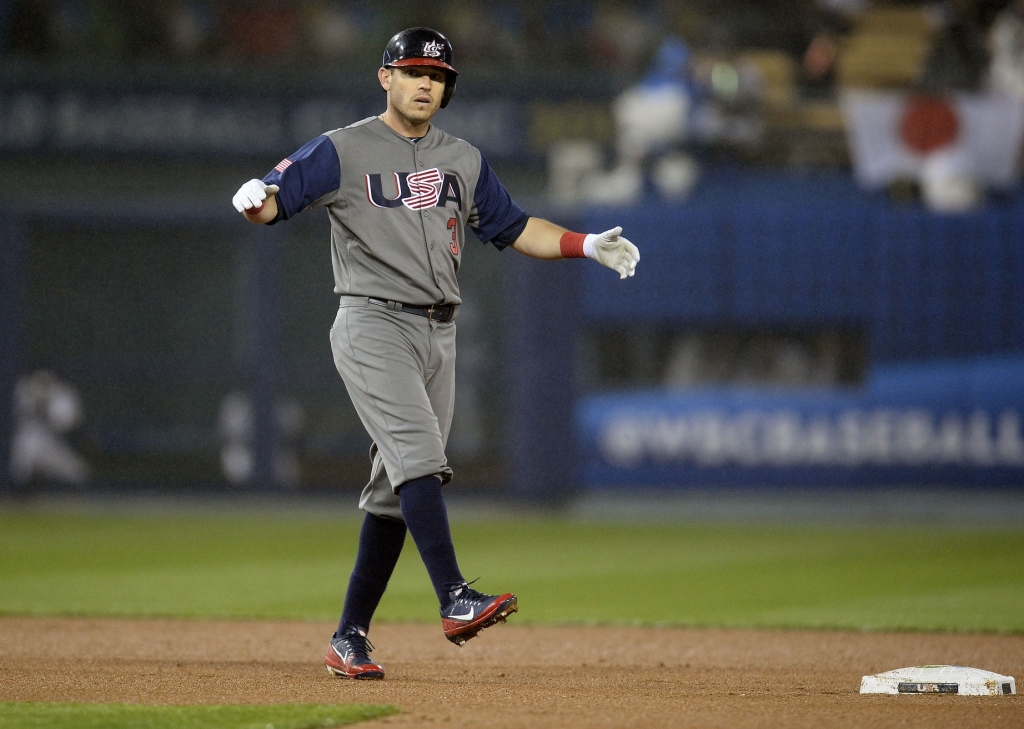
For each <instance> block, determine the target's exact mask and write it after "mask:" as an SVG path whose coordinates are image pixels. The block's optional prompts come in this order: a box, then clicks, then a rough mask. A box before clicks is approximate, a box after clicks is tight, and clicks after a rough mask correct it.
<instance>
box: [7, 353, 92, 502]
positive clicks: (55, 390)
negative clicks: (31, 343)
mask: <svg viewBox="0 0 1024 729" xmlns="http://www.w3.org/2000/svg"><path fill="white" fill-rule="evenodd" d="M81 422H82V401H81V399H80V398H79V396H78V391H77V390H75V388H74V387H72V386H71V385H69V384H68V383H66V382H62V381H60V380H59V379H57V378H56V377H55V376H54V375H53V374H52V373H50V372H46V371H39V372H35V373H33V374H31V375H29V376H27V377H22V378H21V379H19V380H18V382H17V384H15V386H14V440H13V442H12V444H11V478H12V479H13V480H14V482H15V483H18V484H26V483H28V482H29V481H31V480H32V478H33V477H34V476H39V477H41V478H43V479H46V480H53V481H62V482H65V483H72V484H81V483H85V482H86V481H88V480H89V467H88V466H87V465H86V463H85V461H84V460H82V458H81V456H79V455H78V454H77V453H75V451H74V450H73V449H72V448H71V446H70V445H68V444H67V443H66V442H65V441H64V438H63V437H62V436H63V435H64V434H65V433H68V432H70V431H72V430H74V429H75V428H76V427H78V425H79V424H80V423H81Z"/></svg>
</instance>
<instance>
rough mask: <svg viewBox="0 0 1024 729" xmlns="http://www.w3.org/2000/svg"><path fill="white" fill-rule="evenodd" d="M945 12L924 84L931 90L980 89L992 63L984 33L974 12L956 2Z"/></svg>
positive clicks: (926, 68)
mask: <svg viewBox="0 0 1024 729" xmlns="http://www.w3.org/2000/svg"><path fill="white" fill-rule="evenodd" d="M945 11H946V12H945V13H944V14H943V22H942V23H941V26H940V27H941V30H940V31H939V33H938V35H937V37H936V38H935V40H934V42H933V45H932V48H931V52H930V53H929V55H928V60H927V61H926V63H925V70H924V76H923V78H922V79H921V86H922V87H923V88H924V89H927V90H930V91H950V90H959V91H977V90H978V89H979V88H980V87H981V82H982V79H983V78H984V75H985V71H986V70H987V69H988V64H989V58H988V50H987V49H986V48H985V36H984V33H983V32H982V29H981V27H980V25H979V24H978V21H977V19H976V17H975V16H974V15H973V14H971V13H968V12H965V11H964V10H963V9H961V8H958V7H956V6H954V5H947V6H946V8H945Z"/></svg>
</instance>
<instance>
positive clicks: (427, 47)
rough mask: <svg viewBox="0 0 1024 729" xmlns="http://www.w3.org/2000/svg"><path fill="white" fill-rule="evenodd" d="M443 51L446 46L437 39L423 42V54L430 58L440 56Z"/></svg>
mask: <svg viewBox="0 0 1024 729" xmlns="http://www.w3.org/2000/svg"><path fill="white" fill-rule="evenodd" d="M442 51H444V46H443V45H442V44H441V43H438V42H437V41H436V40H432V41H426V42H425V43H424V44H423V55H424V56H427V57H429V58H440V57H441V52H442Z"/></svg>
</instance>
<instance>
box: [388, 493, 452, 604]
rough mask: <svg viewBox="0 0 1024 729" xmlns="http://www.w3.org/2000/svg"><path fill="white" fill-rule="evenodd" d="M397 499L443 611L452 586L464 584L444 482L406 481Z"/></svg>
mask: <svg viewBox="0 0 1024 729" xmlns="http://www.w3.org/2000/svg"><path fill="white" fill-rule="evenodd" d="M398 498H399V501H400V502H401V505H402V516H403V517H404V518H405V523H406V524H407V525H408V527H409V532H410V533H411V534H412V539H413V541H414V542H416V548H417V549H418V550H419V552H420V557H421V558H422V559H423V564H424V565H425V566H426V568H427V574H429V575H430V581H431V582H432V583H433V585H434V592H436V593H437V601H438V602H439V603H441V606H442V607H444V606H445V605H447V604H448V590H449V588H450V586H451V584H452V583H456V584H457V583H460V582H462V581H463V580H462V573H461V572H460V571H459V563H458V562H457V561H456V560H455V546H454V545H453V544H452V533H451V530H450V529H449V527H448V510H447V509H446V508H445V505H444V497H443V496H442V495H441V479H440V478H438V477H437V476H424V477H423V478H416V479H413V480H412V481H406V482H405V483H404V484H402V487H401V488H400V489H399V491H398Z"/></svg>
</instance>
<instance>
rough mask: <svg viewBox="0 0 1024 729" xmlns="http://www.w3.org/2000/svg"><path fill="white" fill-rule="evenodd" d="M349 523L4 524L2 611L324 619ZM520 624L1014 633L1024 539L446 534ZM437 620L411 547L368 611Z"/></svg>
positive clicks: (590, 530) (345, 569)
mask: <svg viewBox="0 0 1024 729" xmlns="http://www.w3.org/2000/svg"><path fill="white" fill-rule="evenodd" d="M358 531H359V521H358V520H357V519H344V520H333V519H331V518H328V517H327V516H308V517H297V516H280V517H273V516H260V517H252V516H209V517H185V516H87V515H57V514H31V513H23V514H17V513H12V514H6V515H0V613H6V614H23V615H108V616H112V615H121V616H126V615H148V616H172V617H256V618H298V619H318V620H319V619H324V620H335V619H336V618H337V616H338V614H339V612H340V610H341V605H342V599H343V597H344V593H345V586H346V581H347V578H348V573H349V570H350V569H351V566H352V562H353V560H354V556H355V546H356V542H357V539H358ZM453 531H454V535H455V544H456V548H457V550H458V554H459V561H460V565H461V567H462V570H463V573H464V574H465V575H466V577H467V578H469V579H472V578H474V577H477V576H481V577H482V579H481V580H480V582H478V583H477V585H476V587H478V588H479V589H481V590H483V591H485V592H500V591H505V590H511V591H514V592H516V593H517V594H518V595H519V604H520V613H519V614H518V615H517V616H515V618H513V620H514V621H516V622H523V623H526V622H533V623H594V622H599V623H625V624H667V625H695V626H753V627H822V628H850V629H912V630H969V631H1012V632H1020V631H1024V533H1022V532H998V531H985V530H977V531H971V530H962V529H950V528H917V527H915V528H893V527H888V528H866V527H853V526H849V527H827V528H826V527H790V526H787V527H768V526H749V525H748V526H698V525H692V524H665V523H657V524H655V523H645V524H593V523H580V522H572V521H563V520H557V519H517V520H506V521H500V520H495V521H458V520H456V521H455V523H454V524H453ZM377 615H378V619H380V620H390V621H435V620H437V604H436V601H435V598H434V595H433V591H432V590H431V587H430V582H429V580H428V578H427V575H426V572H425V570H424V568H423V565H422V563H421V562H420V561H419V558H418V556H417V554H416V550H415V548H414V546H413V544H412V540H411V538H410V539H409V540H408V541H407V543H406V549H405V552H404V554H403V556H402V559H401V561H400V563H399V565H398V568H397V570H396V572H395V575H394V577H393V578H392V582H391V585H390V587H389V589H388V593H387V594H386V595H385V597H384V601H383V602H382V604H381V607H380V609H379V611H378V613H377Z"/></svg>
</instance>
